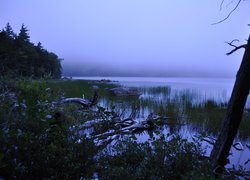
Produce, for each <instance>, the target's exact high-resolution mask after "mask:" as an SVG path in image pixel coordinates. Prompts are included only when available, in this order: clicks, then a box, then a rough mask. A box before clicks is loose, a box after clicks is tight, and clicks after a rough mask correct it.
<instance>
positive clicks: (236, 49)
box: [226, 39, 247, 55]
mask: <svg viewBox="0 0 250 180" xmlns="http://www.w3.org/2000/svg"><path fill="white" fill-rule="evenodd" d="M234 42H239V40H238V39H234V40H232V41H231V42H226V43H227V44H228V45H229V46H232V47H234V49H233V50H232V51H230V52H228V53H227V54H226V55H231V54H233V53H234V52H235V51H238V50H239V49H241V48H246V46H247V45H246V44H243V45H240V46H236V45H234V44H233V43H234Z"/></svg>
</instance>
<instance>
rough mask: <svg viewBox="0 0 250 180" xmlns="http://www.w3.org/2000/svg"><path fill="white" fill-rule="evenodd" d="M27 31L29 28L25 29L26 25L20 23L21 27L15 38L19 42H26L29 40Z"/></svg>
mask: <svg viewBox="0 0 250 180" xmlns="http://www.w3.org/2000/svg"><path fill="white" fill-rule="evenodd" d="M28 31H29V30H28V29H27V27H25V25H24V24H22V27H21V29H20V32H19V34H18V37H17V40H18V41H19V42H20V43H28V42H30V36H29V33H28Z"/></svg>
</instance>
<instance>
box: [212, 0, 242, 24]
mask: <svg viewBox="0 0 250 180" xmlns="http://www.w3.org/2000/svg"><path fill="white" fill-rule="evenodd" d="M241 1H242V0H238V2H237V4H236V6H235V7H234V8H233V9H232V10H231V11H230V12H229V13H228V15H227V16H226V17H225V18H224V19H222V20H220V21H218V22H216V23H213V24H212V25H216V24H220V23H222V22H223V21H225V20H227V19H228V18H229V17H230V16H231V14H232V13H233V12H234V11H235V10H236V9H237V8H238V7H239V5H240V3H241ZM223 3H224V0H223V1H222V2H221V5H220V8H222V5H223Z"/></svg>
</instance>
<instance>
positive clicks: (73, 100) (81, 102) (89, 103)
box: [58, 91, 99, 108]
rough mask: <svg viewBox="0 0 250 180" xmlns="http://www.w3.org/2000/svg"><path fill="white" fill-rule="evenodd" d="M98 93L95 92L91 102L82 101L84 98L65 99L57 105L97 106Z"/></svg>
mask: <svg viewBox="0 0 250 180" xmlns="http://www.w3.org/2000/svg"><path fill="white" fill-rule="evenodd" d="M98 97H99V96H98V93H97V92H96V91H95V93H94V96H93V98H92V99H91V100H88V99H84V98H65V99H62V100H61V101H60V102H58V104H64V103H77V104H80V105H82V106H83V107H85V108H87V107H91V106H94V105H96V104H97V101H98Z"/></svg>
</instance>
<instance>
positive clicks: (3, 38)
mask: <svg viewBox="0 0 250 180" xmlns="http://www.w3.org/2000/svg"><path fill="white" fill-rule="evenodd" d="M28 31H29V30H28V29H27V27H26V26H25V25H24V24H23V25H22V27H21V29H20V32H19V34H18V36H16V35H15V33H14V32H13V30H12V28H11V26H10V24H9V23H7V25H6V27H5V28H4V29H2V30H1V31H0V76H9V77H18V76H22V77H32V78H41V77H43V76H45V75H48V74H49V75H51V77H52V78H60V77H61V60H60V59H59V58H58V56H57V55H56V54H54V53H52V52H48V51H47V50H45V49H44V48H43V46H42V43H40V42H39V43H38V44H37V45H34V44H33V43H32V42H30V36H29V34H28Z"/></svg>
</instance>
